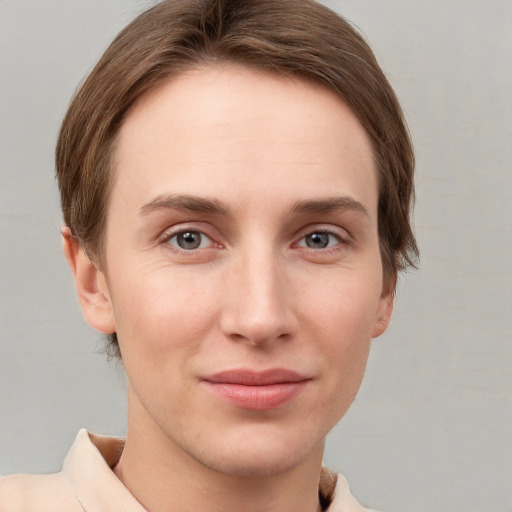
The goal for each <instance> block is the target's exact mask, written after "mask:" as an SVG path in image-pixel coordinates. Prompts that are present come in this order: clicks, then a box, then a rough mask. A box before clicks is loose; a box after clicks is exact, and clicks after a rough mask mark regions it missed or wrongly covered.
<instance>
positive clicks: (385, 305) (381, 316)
mask: <svg viewBox="0 0 512 512" xmlns="http://www.w3.org/2000/svg"><path fill="white" fill-rule="evenodd" d="M394 303H395V296H394V293H393V292H386V293H385V294H383V295H382V297H381V298H380V299H379V306H378V310H377V318H376V321H375V325H374V327H373V331H372V338H378V337H379V336H380V335H381V334H383V333H384V332H385V331H386V329H387V328H388V325H389V322H390V321H391V314H392V313H393V306H394Z"/></svg>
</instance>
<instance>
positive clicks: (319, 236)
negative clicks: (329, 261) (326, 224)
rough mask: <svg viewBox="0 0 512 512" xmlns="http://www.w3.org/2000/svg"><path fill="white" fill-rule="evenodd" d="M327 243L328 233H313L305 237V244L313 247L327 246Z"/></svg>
mask: <svg viewBox="0 0 512 512" xmlns="http://www.w3.org/2000/svg"><path fill="white" fill-rule="evenodd" d="M328 244H329V235H328V234H327V233H313V234H311V235H309V236H308V238H307V239H306V245H307V246H308V247H311V248H313V249H318V248H321V249H323V248H324V247H327V245H328Z"/></svg>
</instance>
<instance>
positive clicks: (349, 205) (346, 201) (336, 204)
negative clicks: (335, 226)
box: [292, 196, 370, 218]
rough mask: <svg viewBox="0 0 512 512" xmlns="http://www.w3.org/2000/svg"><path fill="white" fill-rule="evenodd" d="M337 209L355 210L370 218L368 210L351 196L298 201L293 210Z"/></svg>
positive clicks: (315, 211)
mask: <svg viewBox="0 0 512 512" xmlns="http://www.w3.org/2000/svg"><path fill="white" fill-rule="evenodd" d="M336 210H343V211H354V212H357V213H361V214H363V215H364V216H365V217H367V218H370V214H369V213H368V210H367V209H366V208H365V207H364V206H363V205H362V204H361V203H360V202H359V201H356V200H355V199H353V198H352V197H350V196H339V197H327V198H325V199H316V200H305V201H297V202H296V203H295V205H294V206H293V209H292V211H293V212H295V213H304V214H308V213H310V214H311V213H329V212H333V211H336Z"/></svg>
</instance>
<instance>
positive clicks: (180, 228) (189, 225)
mask: <svg viewBox="0 0 512 512" xmlns="http://www.w3.org/2000/svg"><path fill="white" fill-rule="evenodd" d="M201 224H203V223H201ZM187 231H192V232H197V233H200V234H201V235H202V236H204V237H206V238H207V239H208V240H210V242H211V243H210V244H209V246H208V247H202V248H200V249H203V250H204V249H210V248H212V247H215V248H222V247H223V245H222V244H221V243H219V242H217V239H218V238H219V237H217V236H215V235H212V234H211V233H210V231H212V230H211V229H205V227H202V226H201V227H199V226H198V225H197V223H194V222H184V223H180V224H176V225H174V226H172V227H170V228H167V229H166V230H164V231H163V233H162V234H161V235H160V236H159V237H158V243H160V244H165V243H167V244H168V245H169V246H170V247H172V248H173V249H175V250H176V251H180V252H184V253H190V252H194V251H198V250H200V249H199V248H198V249H195V250H186V249H181V248H180V247H178V246H175V245H171V244H169V241H170V240H172V239H173V238H174V237H175V236H178V235H179V234H181V233H186V232H187Z"/></svg>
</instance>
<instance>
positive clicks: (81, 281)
mask: <svg viewBox="0 0 512 512" xmlns="http://www.w3.org/2000/svg"><path fill="white" fill-rule="evenodd" d="M62 241H63V246H64V254H65V256H66V260H67V262H68V265H69V268H70V269H71V272H72V273H73V277H74V279H75V286H76V291H77V293H78V299H79V301H80V306H81V308H82V314H83V315H84V318H85V320H86V321H87V323H88V324H89V325H90V326H91V327H93V328H94V329H96V330H97V331H100V332H103V333H105V334H111V333H113V332H115V322H114V316H113V311H112V303H111V300H110V295H109V292H108V286H107V282H106V279H105V275H104V273H103V272H101V271H100V270H98V268H97V267H96V265H95V264H94V263H93V262H92V261H91V260H90V258H89V257H88V256H87V254H86V253H85V251H84V249H83V248H82V246H81V245H80V243H79V242H78V240H77V239H76V238H75V237H74V236H73V235H72V234H71V230H70V229H69V227H67V226H65V227H63V228H62Z"/></svg>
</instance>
